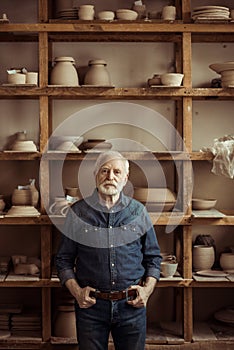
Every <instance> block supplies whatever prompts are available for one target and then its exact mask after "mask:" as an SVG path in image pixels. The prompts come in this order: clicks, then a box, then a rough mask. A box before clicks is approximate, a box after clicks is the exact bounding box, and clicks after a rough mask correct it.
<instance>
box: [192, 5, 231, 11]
mask: <svg viewBox="0 0 234 350" xmlns="http://www.w3.org/2000/svg"><path fill="white" fill-rule="evenodd" d="M209 9H211V10H226V11H229V7H224V6H198V7H194V9H193V11H200V10H209Z"/></svg>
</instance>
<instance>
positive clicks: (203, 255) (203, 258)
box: [193, 245, 215, 271]
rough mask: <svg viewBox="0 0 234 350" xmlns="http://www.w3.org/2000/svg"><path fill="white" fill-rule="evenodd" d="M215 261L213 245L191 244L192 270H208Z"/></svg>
mask: <svg viewBox="0 0 234 350" xmlns="http://www.w3.org/2000/svg"><path fill="white" fill-rule="evenodd" d="M214 262H215V251H214V247H212V246H206V245H195V246H193V270H194V271H201V270H209V269H211V267H212V266H213V264H214Z"/></svg>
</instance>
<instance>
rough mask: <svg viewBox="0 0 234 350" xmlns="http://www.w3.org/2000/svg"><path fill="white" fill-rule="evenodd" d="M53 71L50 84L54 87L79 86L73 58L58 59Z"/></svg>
mask: <svg viewBox="0 0 234 350" xmlns="http://www.w3.org/2000/svg"><path fill="white" fill-rule="evenodd" d="M54 62H55V66H54V67H53V69H52V71H51V76H50V82H51V84H53V85H67V86H79V78H78V74H77V70H76V67H75V60H74V58H72V57H57V58H55V60H54Z"/></svg>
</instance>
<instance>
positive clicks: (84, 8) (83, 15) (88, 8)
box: [78, 5, 95, 21]
mask: <svg viewBox="0 0 234 350" xmlns="http://www.w3.org/2000/svg"><path fill="white" fill-rule="evenodd" d="M94 15H95V10H94V5H80V7H79V10H78V17H79V19H81V20H84V21H92V20H93V19H94Z"/></svg>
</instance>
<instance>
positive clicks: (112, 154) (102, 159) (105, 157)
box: [94, 151, 129, 176]
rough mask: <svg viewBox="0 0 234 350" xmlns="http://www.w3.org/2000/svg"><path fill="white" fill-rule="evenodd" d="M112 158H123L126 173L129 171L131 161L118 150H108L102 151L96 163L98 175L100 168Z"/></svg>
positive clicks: (95, 171) (95, 168)
mask: <svg viewBox="0 0 234 350" xmlns="http://www.w3.org/2000/svg"><path fill="white" fill-rule="evenodd" d="M110 160H122V161H123V165H124V169H125V171H126V174H128V173H129V161H128V160H127V159H126V158H125V157H123V156H122V154H121V153H119V152H117V151H106V152H103V153H100V155H99V156H98V158H97V160H96V163H95V165H94V175H95V176H96V175H97V173H98V171H99V169H100V168H101V167H102V166H103V165H104V164H106V163H107V162H108V161H110Z"/></svg>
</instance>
